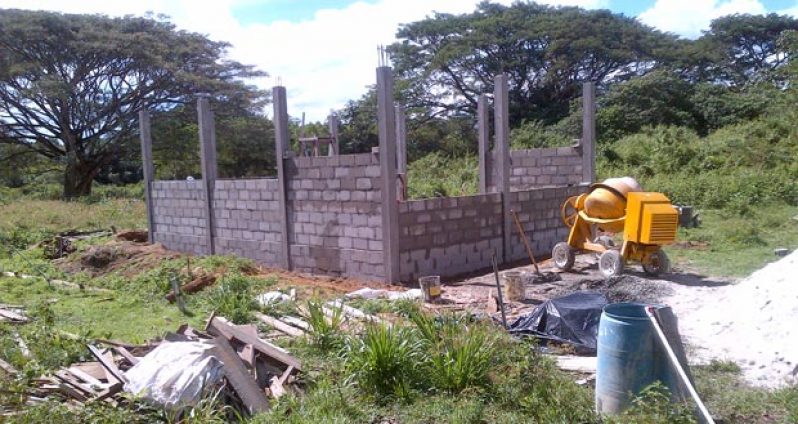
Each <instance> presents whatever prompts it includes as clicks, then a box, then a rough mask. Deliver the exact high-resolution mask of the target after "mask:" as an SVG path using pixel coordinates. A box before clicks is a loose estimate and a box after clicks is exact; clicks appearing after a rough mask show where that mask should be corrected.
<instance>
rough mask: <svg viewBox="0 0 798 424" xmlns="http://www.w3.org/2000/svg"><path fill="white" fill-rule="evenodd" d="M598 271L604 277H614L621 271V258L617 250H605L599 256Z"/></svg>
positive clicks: (622, 265)
mask: <svg viewBox="0 0 798 424" xmlns="http://www.w3.org/2000/svg"><path fill="white" fill-rule="evenodd" d="M598 266H599V271H601V273H602V274H603V275H604V277H606V278H610V277H615V276H618V275H621V274H622V273H623V267H624V264H623V258H622V257H621V252H619V251H617V250H607V251H605V252H604V253H602V254H601V256H599V263H598Z"/></svg>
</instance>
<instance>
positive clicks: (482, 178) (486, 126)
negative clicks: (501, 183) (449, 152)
mask: <svg viewBox="0 0 798 424" xmlns="http://www.w3.org/2000/svg"><path fill="white" fill-rule="evenodd" d="M489 113H490V110H489V108H488V96H486V95H485V94H481V95H480V96H479V100H477V135H478V136H479V192H480V194H485V193H487V192H488V160H490V156H489V154H490V117H489V116H488V114H489Z"/></svg>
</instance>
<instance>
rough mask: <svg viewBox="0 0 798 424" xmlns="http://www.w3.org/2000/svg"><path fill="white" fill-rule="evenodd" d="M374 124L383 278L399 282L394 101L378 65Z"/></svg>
mask: <svg viewBox="0 0 798 424" xmlns="http://www.w3.org/2000/svg"><path fill="white" fill-rule="evenodd" d="M377 123H378V126H379V138H380V177H381V178H380V179H381V182H382V185H381V187H380V188H381V197H382V249H383V255H384V261H383V263H384V264H385V265H384V266H385V281H386V282H388V283H394V282H398V281H399V207H398V205H397V194H396V112H395V111H394V103H393V72H392V71H391V68H390V67H388V66H380V67H379V68H377Z"/></svg>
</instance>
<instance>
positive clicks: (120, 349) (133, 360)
mask: <svg viewBox="0 0 798 424" xmlns="http://www.w3.org/2000/svg"><path fill="white" fill-rule="evenodd" d="M114 350H115V351H116V353H118V354H120V355H122V357H123V358H125V359H127V361H128V362H130V364H131V365H136V364H138V363H139V358H137V357H135V356H133V354H132V353H130V351H129V350H127V349H125V348H124V347H122V346H116V347H114Z"/></svg>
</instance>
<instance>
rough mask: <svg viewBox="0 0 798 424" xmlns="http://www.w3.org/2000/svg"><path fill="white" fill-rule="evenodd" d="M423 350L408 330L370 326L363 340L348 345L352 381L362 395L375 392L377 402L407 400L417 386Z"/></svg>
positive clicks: (351, 340) (348, 364)
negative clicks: (394, 399)
mask: <svg viewBox="0 0 798 424" xmlns="http://www.w3.org/2000/svg"><path fill="white" fill-rule="evenodd" d="M421 348H422V345H421V343H420V341H419V338H418V335H416V334H414V333H413V332H412V331H410V330H409V329H407V328H402V327H389V326H387V325H384V324H370V325H369V326H368V327H367V328H366V331H365V333H364V334H363V336H362V337H360V338H355V339H350V340H349V343H348V344H347V347H346V355H345V356H346V361H347V362H346V363H347V369H348V370H349V372H350V378H351V379H352V380H354V381H356V382H357V383H358V385H359V386H360V388H361V390H362V391H363V392H365V393H370V392H371V391H372V390H373V391H374V394H375V395H376V397H377V400H378V401H387V400H389V399H393V398H398V399H407V398H409V397H410V393H411V389H412V388H413V387H414V386H416V385H417V383H416V382H417V379H418V375H417V374H416V370H418V368H419V364H420V363H421V362H422V361H423V359H424V357H423V355H422V349H421Z"/></svg>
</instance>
